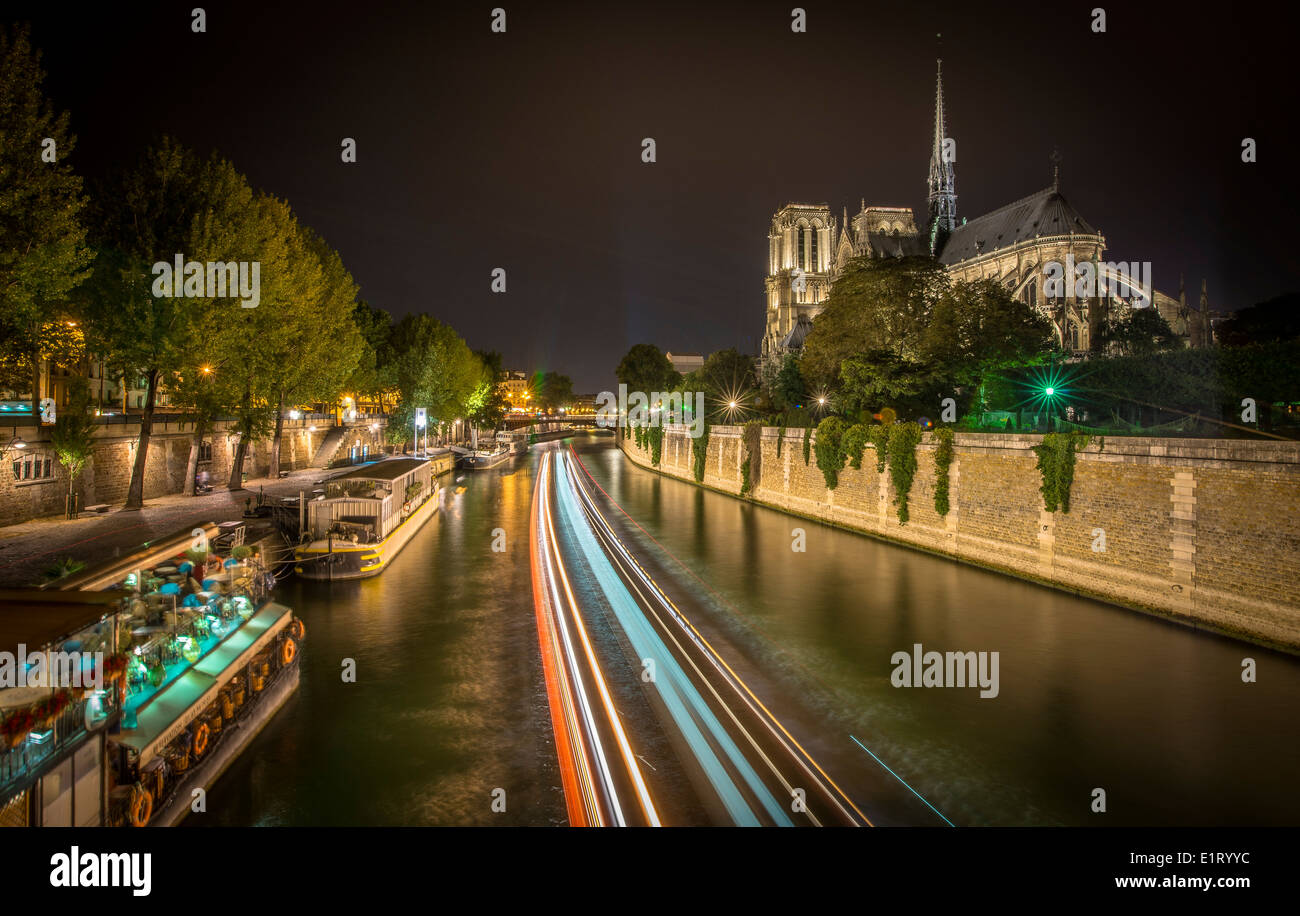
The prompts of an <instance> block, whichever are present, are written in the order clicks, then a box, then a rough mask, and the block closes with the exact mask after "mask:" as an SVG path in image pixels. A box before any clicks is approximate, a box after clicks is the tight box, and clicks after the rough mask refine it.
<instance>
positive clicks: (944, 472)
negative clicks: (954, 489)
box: [934, 428, 952, 515]
mask: <svg viewBox="0 0 1300 916" xmlns="http://www.w3.org/2000/svg"><path fill="white" fill-rule="evenodd" d="M934 441H935V442H936V443H937V447H936V448H935V450H934V511H935V512H938V513H939V514H940V515H947V514H948V510H949V509H950V508H951V507H950V506H949V505H948V469H949V467H951V466H952V430H951V429H946V428H940V429H936V430H935V431H934Z"/></svg>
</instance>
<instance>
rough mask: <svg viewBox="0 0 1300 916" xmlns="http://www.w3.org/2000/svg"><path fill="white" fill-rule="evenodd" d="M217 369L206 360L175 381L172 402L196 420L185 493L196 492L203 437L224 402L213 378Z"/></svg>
mask: <svg viewBox="0 0 1300 916" xmlns="http://www.w3.org/2000/svg"><path fill="white" fill-rule="evenodd" d="M214 371H216V370H214V369H213V368H212V366H211V365H209V364H207V363H204V364H203V365H202V366H201V367H200V368H199V369H197V370H193V371H188V372H184V373H181V374H178V375H177V376H176V378H175V380H174V381H173V384H172V389H171V391H172V402H173V403H174V404H175V405H176V406H178V407H183V408H185V411H186V413H187V414H189V418H190V422H192V423H193V424H194V426H193V429H192V430H191V433H190V457H189V460H188V462H186V466H185V481H184V483H183V484H182V488H181V495H182V496H193V495H194V492H195V479H196V477H197V475H198V470H199V456H200V455H201V454H202V451H203V439H204V437H205V436H206V435H207V433H208V430H209V429H211V427H212V423H213V421H215V420H216V419H217V417H219V416H221V413H222V408H223V407H224V406H225V404H224V402H223V399H222V391H221V388H220V387H219V386H218V385H217V384H216V382H215V381H214V380H213V378H212V374H213V372H214Z"/></svg>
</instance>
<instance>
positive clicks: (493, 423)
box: [466, 350, 509, 431]
mask: <svg viewBox="0 0 1300 916" xmlns="http://www.w3.org/2000/svg"><path fill="white" fill-rule="evenodd" d="M474 355H475V356H476V357H478V361H479V364H480V366H481V367H482V368H481V373H480V376H479V382H478V384H477V385H475V386H474V391H473V393H472V394H471V395H470V397H469V401H468V402H467V404H466V410H467V413H468V415H469V419H470V422H471V423H473V424H474V425H475V426H480V427H485V428H487V429H490V430H493V431H495V430H496V428H497V427H498V426H500V425H501V421H502V419H504V418H505V415H506V408H507V407H508V406H509V404H508V402H507V401H506V395H505V390H504V389H503V388H502V386H501V380H502V379H503V378H504V377H505V369H504V367H503V363H502V358H501V354H500V353H498V352H496V351H495V350H475V351H474Z"/></svg>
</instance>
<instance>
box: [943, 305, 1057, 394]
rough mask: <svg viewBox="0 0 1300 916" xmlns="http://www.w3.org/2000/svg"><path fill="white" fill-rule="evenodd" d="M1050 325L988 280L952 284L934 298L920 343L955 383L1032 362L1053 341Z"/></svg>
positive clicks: (1028, 306)
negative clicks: (928, 320)
mask: <svg viewBox="0 0 1300 916" xmlns="http://www.w3.org/2000/svg"><path fill="white" fill-rule="evenodd" d="M1054 340H1055V338H1054V336H1053V334H1052V325H1051V322H1049V321H1048V320H1047V319H1046V318H1045V317H1043V315H1041V314H1040V313H1039V312H1038V311H1036V310H1035V309H1034V308H1033V306H1031V305H1029V304H1028V303H1026V302H1023V301H1021V300H1019V299H1016V298H1013V297H1012V295H1011V294H1010V292H1008V291H1007V289H1006V288H1005V287H1003V286H1002V285H1001V284H999V283H997V282H995V281H993V280H975V281H973V282H970V283H963V282H961V281H958V282H955V283H953V284H952V285H951V286H949V287H948V289H946V290H945V291H944V292H943V295H941V296H940V298H939V300H938V301H937V302H936V303H935V306H934V308H933V310H932V311H931V315H930V322H929V324H928V325H927V327H926V329H925V334H924V336H923V337H922V341H921V346H920V348H919V354H918V355H919V356H920V358H921V359H922V360H925V361H928V362H930V363H933V364H934V365H935V366H938V367H941V368H942V369H943V370H945V371H947V372H948V373H949V374H950V375H951V376H952V379H953V382H954V384H957V385H965V384H972V383H976V382H978V381H979V380H980V379H981V378H982V377H983V376H984V374H985V373H987V372H989V371H990V370H997V369H1005V368H1009V367H1011V366H1024V365H1029V364H1032V363H1035V362H1037V361H1039V359H1040V358H1041V357H1042V356H1043V355H1044V354H1046V353H1048V352H1049V351H1051V350H1052V348H1053V346H1054Z"/></svg>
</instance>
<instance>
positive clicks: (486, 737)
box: [185, 456, 564, 825]
mask: <svg viewBox="0 0 1300 916" xmlns="http://www.w3.org/2000/svg"><path fill="white" fill-rule="evenodd" d="M534 462H535V458H534V457H532V456H530V457H528V458H519V459H514V460H512V462H511V463H510V464H507V465H504V466H502V467H501V468H499V469H497V470H494V471H476V472H472V473H465V472H456V474H457V476H460V475H461V474H462V473H464V478H465V479H464V480H463V481H462V482H461V483H460V485H459V486H463V487H464V488H465V489H464V492H462V493H459V494H457V493H456V492H455V491H456V489H457V486H458V485H457V484H456V483H455V481H454V480H448V479H447V478H444V479H443V480H444V484H450V486H446V487H445V490H444V500H445V502H444V506H443V508H442V509H441V511H440V512H439V514H438V515H436V516H435V517H434V519H433V520H432V521H431V522H429V524H428V525H426V526H425V528H424V530H423V531H421V532H420V533H419V535H417V536H416V538H415V539H414V540H413V541H412V542H411V543H410V544H409V545H407V547H406V549H405V550H404V551H403V552H402V553H401V554H400V555H399V556H398V558H397V560H396V561H395V562H394V563H393V565H392V566H391V567H390V568H389V569H388V570H387V571H386V572H384V573H383V574H382V575H380V576H378V577H376V578H373V579H366V580H362V581H358V582H350V583H333V584H329V583H309V582H301V581H299V580H297V579H296V578H290V579H289V580H288V581H287V582H285V583H284V584H283V585H281V586H280V587H279V589H278V590H277V595H276V597H277V600H279V601H281V602H283V603H285V604H287V605H289V606H291V607H293V608H294V609H295V610H296V612H297V613H298V615H299V616H300V617H302V618H303V620H304V621H305V622H306V625H307V643H306V646H305V650H306V651H305V652H304V654H303V659H302V665H303V668H302V681H301V686H300V688H299V690H298V693H297V695H296V696H294V697H293V698H292V699H291V700H290V701H289V703H288V705H287V706H286V707H285V708H284V709H283V710H282V711H281V712H280V714H279V715H278V716H276V717H275V719H273V720H272V721H271V722H270V723H269V724H268V725H267V727H266V729H265V731H264V732H263V733H262V734H261V735H259V736H258V738H257V739H256V740H255V741H254V743H253V744H252V745H251V747H250V749H249V750H248V751H246V752H245V753H244V754H243V755H242V756H241V757H240V758H239V759H238V760H237V761H236V762H235V763H234V765H233V766H232V767H231V769H230V770H229V771H228V772H227V773H226V774H225V775H224V776H223V777H222V778H221V780H220V781H219V782H218V783H217V784H216V785H215V786H214V787H213V788H212V790H211V791H210V792H209V795H208V813H207V814H206V815H192V816H191V817H190V818H188V819H187V820H186V821H185V823H186V824H188V825H198V824H200V823H204V824H223V825H234V824H295V825H297V824H326V825H338V824H363V825H370V824H403V825H413V824H436V825H448V824H480V825H486V824H543V825H544V824H553V823H563V821H564V798H563V793H562V792H560V790H559V788H558V786H559V777H558V774H557V772H556V764H555V751H554V747H553V744H552V739H551V728H550V718H549V712H548V710H547V706H546V689H545V683H544V681H543V679H542V675H541V668H540V662H539V658H538V649H537V635H536V630H535V626H534V623H533V611H532V584H531V580H530V578H529V576H530V573H529V566H528V553H527V551H528V527H527V525H528V507H529V503H530V500H531V498H532V481H533V478H532V470H533V465H534ZM512 465H513V467H512ZM496 528H502V529H504V531H505V539H506V551H505V552H504V553H494V552H493V551H492V540H493V530H494V529H496ZM345 659H354V660H355V662H356V683H354V684H345V683H343V681H342V676H341V672H342V670H343V664H344V660H345ZM497 788H503V789H505V790H506V796H505V801H506V810H505V812H504V813H496V812H493V810H492V800H493V795H492V793H493V790H494V789H497Z"/></svg>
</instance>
